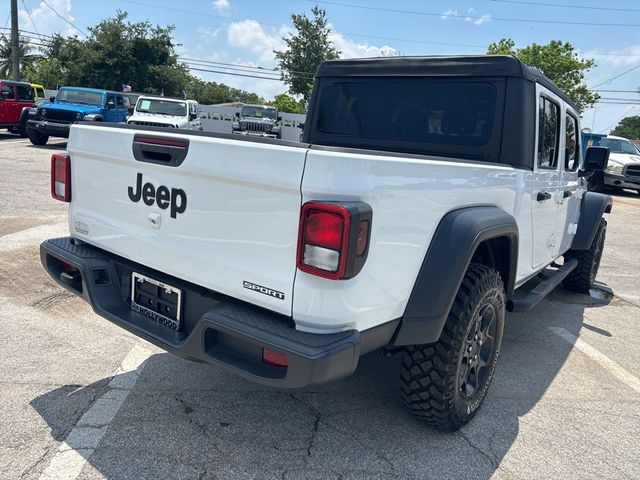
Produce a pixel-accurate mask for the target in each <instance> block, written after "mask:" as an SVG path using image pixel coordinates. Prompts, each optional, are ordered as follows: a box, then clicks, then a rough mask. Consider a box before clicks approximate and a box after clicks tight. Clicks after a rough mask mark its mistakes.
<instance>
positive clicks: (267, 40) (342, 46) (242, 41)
mask: <svg viewBox="0 0 640 480" xmlns="http://www.w3.org/2000/svg"><path fill="white" fill-rule="evenodd" d="M329 27H331V25H329ZM290 33H291V30H290V29H289V27H286V26H282V27H280V28H272V29H265V28H264V27H263V26H262V25H260V23H258V22H257V21H255V20H251V19H247V20H242V21H238V22H233V23H231V24H230V25H229V26H228V27H227V42H228V44H229V46H230V47H235V48H240V49H244V50H246V51H248V52H250V53H252V54H253V55H255V61H256V63H254V62H251V61H246V60H239V59H238V60H235V61H234V62H232V63H233V64H236V65H244V66H252V67H254V66H257V65H258V64H260V65H261V66H263V67H267V66H269V65H273V64H274V60H275V56H274V55H273V51H274V50H281V49H283V48H285V47H286V44H285V42H284V40H283V37H286V36H287V35H289V34H290ZM329 39H330V40H331V41H332V42H333V43H334V45H335V47H336V48H337V49H338V50H339V51H340V52H342V53H341V55H340V56H341V58H359V57H380V56H393V55H398V54H399V52H398V50H396V49H395V48H393V47H391V46H389V45H382V46H377V45H370V44H368V43H358V42H354V41H352V40H351V39H349V38H346V37H345V36H344V35H342V34H341V33H338V32H336V31H334V30H332V31H331V34H330V35H329ZM203 75H205V74H203ZM215 81H219V82H223V83H226V84H227V85H230V86H233V87H236V88H242V89H245V90H249V91H252V92H256V93H258V94H259V95H262V96H263V97H265V98H267V99H268V98H273V97H274V96H275V95H277V94H278V93H282V92H285V91H286V90H287V87H286V86H285V85H284V84H283V83H282V82H280V81H274V80H266V79H255V78H243V77H234V76H231V75H227V76H224V77H217V79H215Z"/></svg>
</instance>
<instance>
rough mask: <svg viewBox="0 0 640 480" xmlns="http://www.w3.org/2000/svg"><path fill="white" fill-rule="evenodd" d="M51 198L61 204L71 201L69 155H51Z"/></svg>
mask: <svg viewBox="0 0 640 480" xmlns="http://www.w3.org/2000/svg"><path fill="white" fill-rule="evenodd" d="M51 196H52V197H53V198H55V199H56V200H60V201H61V202H70V201H71V159H70V158H69V155H67V154H59V153H54V154H53V155H51Z"/></svg>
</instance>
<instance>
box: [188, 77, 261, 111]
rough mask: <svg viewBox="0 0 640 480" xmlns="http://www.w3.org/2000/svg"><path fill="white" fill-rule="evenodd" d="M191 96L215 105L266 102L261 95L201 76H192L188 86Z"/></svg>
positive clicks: (201, 101) (206, 103)
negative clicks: (201, 77)
mask: <svg viewBox="0 0 640 480" xmlns="http://www.w3.org/2000/svg"><path fill="white" fill-rule="evenodd" d="M186 91H187V95H188V96H189V98H193V99H194V100H197V101H198V102H199V103H201V104H203V105H215V104H217V103H230V102H241V103H265V100H264V98H262V97H261V96H259V95H257V94H255V93H252V92H247V91H245V90H240V89H238V88H233V87H229V86H227V85H224V84H222V83H216V82H206V81H204V80H202V79H200V78H196V77H191V78H190V80H189V84H188V86H187V90H186Z"/></svg>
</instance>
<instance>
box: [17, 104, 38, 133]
mask: <svg viewBox="0 0 640 480" xmlns="http://www.w3.org/2000/svg"><path fill="white" fill-rule="evenodd" d="M32 108H36V107H22V110H20V116H19V117H18V123H19V124H20V127H22V128H25V129H26V128H27V120H29V110H31V109H32Z"/></svg>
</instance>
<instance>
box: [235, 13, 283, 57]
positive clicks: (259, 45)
mask: <svg viewBox="0 0 640 480" xmlns="http://www.w3.org/2000/svg"><path fill="white" fill-rule="evenodd" d="M287 33H288V28H287V27H284V26H283V27H280V29H279V30H277V31H275V30H272V31H271V32H267V31H266V30H265V29H264V28H262V25H260V24H259V23H258V22H257V21H255V20H250V19H247V20H242V21H240V22H233V23H231V24H230V25H229V27H228V29H227V42H228V43H229V45H230V46H232V47H239V48H244V49H245V50H248V51H250V52H251V53H254V54H256V55H258V56H259V58H260V60H262V61H273V60H274V58H275V57H274V55H273V51H274V50H280V49H282V48H283V47H284V45H285V43H284V40H282V37H283V36H285V35H286V34H287Z"/></svg>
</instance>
